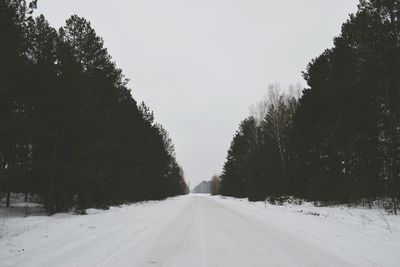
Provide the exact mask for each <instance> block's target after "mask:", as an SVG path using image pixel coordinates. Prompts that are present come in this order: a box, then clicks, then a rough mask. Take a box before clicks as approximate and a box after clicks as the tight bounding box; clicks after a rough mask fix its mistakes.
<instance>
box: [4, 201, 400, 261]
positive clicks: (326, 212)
mask: <svg viewBox="0 0 400 267" xmlns="http://www.w3.org/2000/svg"><path fill="white" fill-rule="evenodd" d="M0 266H2V267H3V266H41V267H43V266H113V267H115V266H135V267H136V266H174V267H180V266H182V267H189V266H190V267H196V266H210V267H212V266H229V267H231V266H307V267H310V266H340V267H342V266H400V216H388V215H385V214H383V212H381V211H380V210H378V209H372V210H369V209H362V208H350V209H349V208H345V207H328V208H327V207H314V206H312V205H310V204H304V205H300V206H296V205H284V206H273V205H269V204H265V203H262V202H257V203H249V202H248V201H246V200H241V199H232V198H221V197H211V196H207V195H188V196H183V197H177V198H171V199H168V200H165V201H159V202H156V201H155V202H148V203H139V204H133V205H123V206H121V207H114V208H111V209H110V210H107V211H100V210H94V209H90V210H88V215H71V214H56V215H54V216H51V217H46V216H42V215H39V216H38V215H37V214H36V216H35V214H34V215H31V216H28V217H25V216H23V214H21V213H12V214H9V213H8V212H5V210H4V209H2V210H1V212H0Z"/></svg>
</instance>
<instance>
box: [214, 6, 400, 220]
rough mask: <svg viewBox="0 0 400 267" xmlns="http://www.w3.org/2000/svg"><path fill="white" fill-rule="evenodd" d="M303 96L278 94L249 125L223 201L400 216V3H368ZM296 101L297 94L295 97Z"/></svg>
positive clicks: (322, 59) (235, 151)
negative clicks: (287, 199)
mask: <svg viewBox="0 0 400 267" xmlns="http://www.w3.org/2000/svg"><path fill="white" fill-rule="evenodd" d="M303 76H304V79H305V80H306V82H307V84H308V87H307V88H305V89H304V90H303V91H302V93H301V94H296V93H294V94H293V93H287V91H288V90H286V91H285V90H279V86H278V85H271V86H270V88H269V93H268V96H267V98H266V100H265V101H262V102H261V103H260V104H259V105H257V107H256V108H255V109H254V112H253V114H251V115H250V116H249V117H248V118H246V119H245V120H243V121H242V122H241V124H240V127H239V130H238V131H237V132H236V134H235V136H234V137H233V140H232V143H231V146H230V148H229V151H228V155H227V159H226V162H225V164H224V167H223V173H222V175H221V177H220V178H221V181H220V186H221V188H220V193H222V194H223V195H230V196H235V197H248V198H249V199H250V200H265V199H266V198H271V199H274V198H275V199H276V198H279V197H280V196H282V195H294V196H298V197H301V198H305V199H308V200H312V201H320V202H322V203H359V202H361V201H366V202H367V203H369V204H371V203H372V201H374V200H375V199H377V198H384V199H387V202H386V203H387V205H388V206H389V209H391V210H392V211H393V212H394V213H396V212H397V211H398V210H399V207H400V1H397V0H360V2H359V5H358V11H357V12H356V13H355V14H351V15H350V17H349V19H348V20H347V21H346V22H345V23H344V24H343V26H342V31H341V34H340V35H339V36H338V37H336V38H334V46H333V48H331V49H327V50H325V51H324V52H323V53H322V54H321V55H319V56H318V57H317V58H315V59H313V60H312V61H311V62H310V63H309V65H308V66H307V69H306V71H305V72H304V73H303ZM292 91H293V90H292Z"/></svg>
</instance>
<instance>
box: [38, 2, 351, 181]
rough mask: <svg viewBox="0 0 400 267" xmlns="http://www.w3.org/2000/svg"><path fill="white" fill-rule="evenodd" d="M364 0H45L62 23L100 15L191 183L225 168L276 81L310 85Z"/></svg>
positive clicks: (108, 41)
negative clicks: (254, 109) (314, 66)
mask: <svg viewBox="0 0 400 267" xmlns="http://www.w3.org/2000/svg"><path fill="white" fill-rule="evenodd" d="M357 2H358V1H357V0H274V1H272V0H195V1H192V0H113V1H111V0H84V1H83V0H68V1H61V0H39V3H38V5H39V6H38V7H39V8H38V12H37V13H38V14H39V13H43V14H44V15H45V16H46V18H47V19H48V20H49V22H50V24H52V25H53V26H54V27H57V28H58V27H60V26H62V25H63V24H64V21H65V20H66V19H67V18H68V17H69V16H70V15H72V14H77V15H80V16H83V17H85V18H87V19H88V20H90V21H91V23H92V26H93V27H94V28H95V30H96V31H97V33H98V34H99V35H100V36H102V37H103V38H104V41H105V45H106V47H107V48H108V50H109V52H110V54H111V55H112V57H113V59H114V60H115V61H116V62H117V65H118V67H120V68H122V69H123V71H124V73H125V75H126V76H127V77H128V78H129V79H130V80H131V81H130V83H129V86H130V88H131V89H132V92H133V96H134V98H135V99H136V100H137V101H138V102H139V101H142V100H143V101H145V102H146V104H147V105H148V106H149V107H150V108H151V109H152V110H153V111H154V112H155V115H156V120H157V121H158V122H160V123H161V124H162V125H163V126H164V127H165V128H166V129H167V130H168V132H169V133H170V135H171V137H172V140H173V142H174V144H175V148H176V152H177V157H178V161H179V163H180V164H181V165H182V167H183V169H184V171H185V174H186V177H187V179H188V180H189V181H190V185H191V187H194V186H195V185H196V184H197V183H199V182H200V181H202V180H205V179H210V178H211V176H212V175H213V174H215V173H220V172H221V170H222V166H223V163H224V161H225V157H226V152H227V149H228V148H229V145H230V142H231V139H232V137H233V135H234V133H235V131H236V130H237V128H238V125H239V123H240V121H241V120H243V119H244V118H245V117H246V116H247V115H248V114H249V106H250V105H251V104H253V103H255V102H257V101H259V100H261V99H262V97H263V96H264V95H265V93H266V88H267V86H268V84H270V83H275V82H278V83H280V84H281V85H282V87H286V86H288V85H289V84H295V83H301V84H302V85H304V81H303V79H302V77H301V71H303V70H304V69H305V67H306V65H307V63H308V62H309V61H310V60H311V59H312V58H314V57H316V56H318V55H319V54H320V53H321V52H323V51H324V50H325V49H326V48H330V47H331V46H332V39H333V37H334V36H336V35H338V34H339V33H340V28H341V24H342V23H343V22H344V21H345V20H346V19H347V18H348V14H349V13H352V12H355V11H356V8H357Z"/></svg>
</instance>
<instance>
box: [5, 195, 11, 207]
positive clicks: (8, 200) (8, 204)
mask: <svg viewBox="0 0 400 267" xmlns="http://www.w3.org/2000/svg"><path fill="white" fill-rule="evenodd" d="M10 197H11V192H10V191H8V192H7V203H6V207H7V208H8V207H10Z"/></svg>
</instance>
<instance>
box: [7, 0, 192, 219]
mask: <svg viewBox="0 0 400 267" xmlns="http://www.w3.org/2000/svg"><path fill="white" fill-rule="evenodd" d="M35 8H36V1H31V2H26V1H20V0H0V36H1V42H0V194H2V193H3V194H4V193H6V194H7V195H8V197H7V198H8V202H9V196H10V192H23V193H26V194H36V195H39V196H40V197H41V198H42V199H43V202H44V205H45V208H46V210H47V212H48V213H50V214H51V213H55V212H59V211H64V210H67V209H71V208H75V209H76V210H77V211H83V210H84V209H85V208H87V207H100V208H103V207H108V206H109V205H113V204H119V203H122V202H128V201H129V202H130V201H142V200H149V199H162V198H166V197H169V196H174V195H179V194H185V193H187V191H188V189H187V185H186V182H185V179H184V174H183V171H182V169H181V167H180V166H179V164H178V163H177V161H176V157H175V152H174V146H173V144H172V142H171V139H170V137H169V135H168V133H167V131H166V130H165V129H164V128H163V127H162V126H161V125H159V124H157V123H155V122H154V116H153V113H152V112H151V111H150V109H149V108H148V107H146V105H145V104H144V103H142V104H141V105H138V104H137V103H136V101H135V100H134V99H133V98H132V95H131V92H130V90H129V89H128V88H127V82H128V80H127V79H126V78H125V77H124V75H123V74H122V71H121V70H120V69H119V68H117V67H116V64H115V63H114V62H113V60H112V58H111V56H110V55H109V53H108V51H107V49H106V48H105V47H104V43H103V40H102V38H101V37H99V36H98V35H97V34H96V32H95V30H94V29H93V28H92V26H91V24H90V22H89V21H87V20H86V19H84V18H82V17H79V16H76V15H74V16H71V17H70V18H69V19H68V20H67V21H66V24H65V26H63V27H61V28H60V29H58V30H56V29H54V28H53V27H51V26H50V25H49V23H48V22H47V21H46V19H45V17H44V16H43V15H40V16H38V17H34V16H33V15H32V14H33V11H34V9H35Z"/></svg>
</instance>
